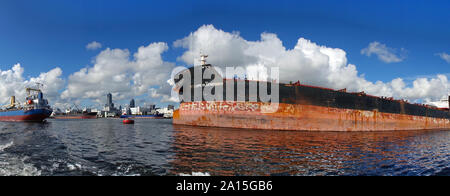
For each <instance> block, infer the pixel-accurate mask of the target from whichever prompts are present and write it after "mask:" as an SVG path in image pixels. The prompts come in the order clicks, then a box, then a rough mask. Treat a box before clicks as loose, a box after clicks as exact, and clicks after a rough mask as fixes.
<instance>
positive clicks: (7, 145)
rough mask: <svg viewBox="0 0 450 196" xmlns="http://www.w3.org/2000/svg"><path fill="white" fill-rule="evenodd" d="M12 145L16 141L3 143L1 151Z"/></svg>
mask: <svg viewBox="0 0 450 196" xmlns="http://www.w3.org/2000/svg"><path fill="white" fill-rule="evenodd" d="M12 145H14V142H13V141H11V142H9V143H6V144H3V145H0V152H2V151H3V150H5V149H7V148H9V147H11V146H12Z"/></svg>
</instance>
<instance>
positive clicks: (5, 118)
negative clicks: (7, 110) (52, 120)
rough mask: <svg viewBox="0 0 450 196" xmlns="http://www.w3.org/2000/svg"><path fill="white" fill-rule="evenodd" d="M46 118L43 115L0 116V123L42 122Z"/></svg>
mask: <svg viewBox="0 0 450 196" xmlns="http://www.w3.org/2000/svg"><path fill="white" fill-rule="evenodd" d="M46 118H48V116H47V115H44V114H35V115H22V116H0V121H6V122H42V121H43V120H44V119H46Z"/></svg>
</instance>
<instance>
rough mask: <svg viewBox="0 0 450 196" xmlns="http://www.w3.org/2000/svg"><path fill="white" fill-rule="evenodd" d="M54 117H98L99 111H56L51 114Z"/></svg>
mask: <svg viewBox="0 0 450 196" xmlns="http://www.w3.org/2000/svg"><path fill="white" fill-rule="evenodd" d="M51 118H54V119H96V118H97V112H84V111H83V112H72V113H56V114H53V115H52V116H51Z"/></svg>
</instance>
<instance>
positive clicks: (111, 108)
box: [105, 93, 116, 112]
mask: <svg viewBox="0 0 450 196" xmlns="http://www.w3.org/2000/svg"><path fill="white" fill-rule="evenodd" d="M115 110H116V109H115V108H114V103H113V102H112V94H111V93H108V94H107V95H106V104H105V111H108V112H112V111H115Z"/></svg>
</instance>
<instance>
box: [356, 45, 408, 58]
mask: <svg viewBox="0 0 450 196" xmlns="http://www.w3.org/2000/svg"><path fill="white" fill-rule="evenodd" d="M405 53H406V50H405V49H403V48H402V49H400V53H398V52H397V50H396V49H393V48H389V47H387V46H386V45H385V44H382V43H380V42H376V41H375V42H372V43H370V44H369V46H367V48H364V49H362V50H361V54H364V55H366V56H368V57H370V56H372V54H375V55H377V56H378V59H380V60H381V61H383V62H385V63H397V62H401V61H403V60H404V59H405V58H406V57H405Z"/></svg>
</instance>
